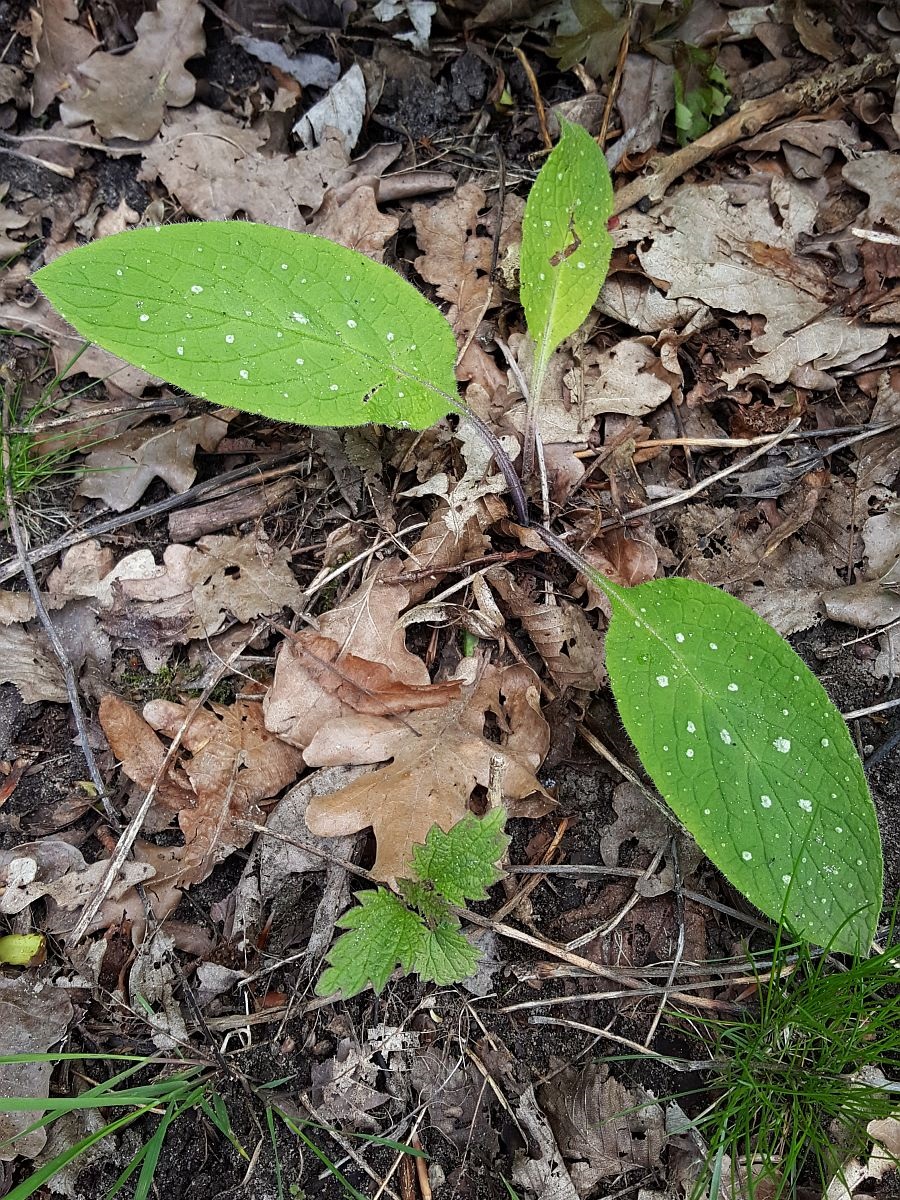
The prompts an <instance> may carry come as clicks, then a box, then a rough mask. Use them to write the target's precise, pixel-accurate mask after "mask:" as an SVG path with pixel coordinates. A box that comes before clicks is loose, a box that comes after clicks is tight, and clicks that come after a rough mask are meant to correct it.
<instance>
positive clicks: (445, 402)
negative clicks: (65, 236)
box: [35, 221, 456, 429]
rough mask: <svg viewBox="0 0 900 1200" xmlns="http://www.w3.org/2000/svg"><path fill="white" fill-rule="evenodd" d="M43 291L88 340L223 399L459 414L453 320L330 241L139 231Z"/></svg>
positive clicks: (236, 231) (192, 230) (79, 253)
mask: <svg viewBox="0 0 900 1200" xmlns="http://www.w3.org/2000/svg"><path fill="white" fill-rule="evenodd" d="M35 282H36V283H37V285H38V286H39V287H40V289H41V290H42V291H43V292H44V293H45V294H46V296H47V297H48V299H49V300H50V301H51V302H52V303H53V304H54V305H55V307H56V308H58V309H59V311H60V312H61V313H62V315H63V316H64V317H65V318H66V320H67V321H69V322H70V323H71V324H72V325H74V326H75V328H76V329H77V330H78V332H79V333H80V334H81V335H82V336H83V337H85V338H89V339H90V340H91V341H94V342H96V343H97V344H98V345H100V346H103V347H104V349H106V350H110V351H112V353H113V354H117V355H119V356H120V357H121V358H124V359H126V360H127V361H128V362H130V363H134V364H136V365H137V366H140V367H142V368H143V369H145V370H147V371H150V372H151V373H152V374H154V375H158V376H159V377H160V378H161V379H165V380H166V381H167V382H168V383H172V384H175V385H176V386H177V387H180V388H183V389H184V390H185V391H187V392H191V393H193V394H194V395H197V396H201V397H203V398H204V399H209V400H212V401H213V402H214V403H216V404H222V405H228V406H231V407H233V408H238V409H241V410H242V411H244V412H252V413H259V414H261V415H263V416H267V417H271V418H274V419H275V420H280V421H293V422H296V423H298V424H304V425H362V424H366V423H367V422H380V423H383V424H385V425H394V426H401V427H407V426H409V427H412V428H414V429H424V428H426V427H427V426H428V425H431V424H433V423H434V422H435V421H437V420H438V419H439V418H440V417H442V416H444V414H445V413H447V412H449V411H450V410H451V409H452V408H453V403H452V399H451V398H452V397H455V395H456V380H455V376H454V362H455V358H456V342H455V339H454V336H453V332H452V330H451V329H450V326H449V325H448V324H447V322H446V321H445V320H444V318H443V316H442V315H441V313H440V312H439V311H438V310H437V309H436V308H435V307H434V306H433V305H432V304H430V303H429V302H428V301H427V300H426V299H425V298H424V296H422V295H420V294H419V293H418V292H417V291H416V289H415V288H414V287H412V286H411V285H410V284H408V283H407V282H406V281H405V280H403V279H401V278H400V276H399V275H397V274H396V273H395V272H394V271H392V270H390V268H388V267H385V266H382V265H381V264H380V263H375V262H372V261H371V259H368V258H365V257H364V256H363V255H361V254H357V253H356V251H354V250H348V249H346V248H345V247H344V246H338V245H336V244H335V243H333V242H329V241H326V240H325V239H324V238H317V237H312V236H310V235H309V234H304V233H290V232H288V231H287V230H284V229H274V228H270V227H269V226H267V225H253V224H249V223H246V222H243V221H220V222H201V223H197V224H187V225H167V226H163V227H160V228H156V229H138V230H133V231H130V232H127V233H121V234H116V235H114V236H113V237H108V238H103V239H101V240H100V241H97V242H93V243H92V244H91V245H89V246H82V247H80V248H79V249H77V250H73V251H70V252H69V253H68V254H63V255H61V256H60V257H59V258H57V259H56V260H55V261H54V262H52V263H50V264H49V265H48V266H46V267H44V268H42V270H40V271H38V272H37V274H36V275H35Z"/></svg>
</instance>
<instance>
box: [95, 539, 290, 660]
mask: <svg viewBox="0 0 900 1200" xmlns="http://www.w3.org/2000/svg"><path fill="white" fill-rule="evenodd" d="M138 553H140V552H138ZM288 560H289V555H288V552H287V551H286V550H282V549H276V548H274V547H272V546H270V545H269V544H268V543H267V542H266V541H265V539H264V538H263V537H262V536H253V537H231V536H230V535H224V534H223V535H210V536H209V537H204V538H200V540H199V541H198V542H197V544H196V545H195V546H179V545H174V546H167V547H166V549H165V551H164V552H163V562H162V565H161V566H155V567H154V570H153V573H152V575H146V576H143V573H141V574H142V577H133V578H129V579H121V580H119V582H118V583H117V584H116V585H115V588H114V592H115V593H116V594H117V604H116V606H115V607H114V609H113V610H112V612H111V613H110V614H109V615H108V616H107V617H106V618H105V623H106V626H107V627H108V628H109V629H111V630H112V629H119V630H123V629H125V628H126V627H127V626H128V625H129V624H130V625H134V626H141V625H142V622H143V623H146V624H147V625H150V624H152V625H153V626H154V627H158V628H159V629H160V631H161V632H160V637H159V639H158V641H161V642H166V643H168V644H171V643H173V642H188V641H190V640H191V639H192V638H202V637H208V636H210V635H211V634H214V633H218V631H219V630H220V629H221V628H222V626H223V625H224V624H225V621H226V618H227V616H228V615H229V614H230V615H231V616H232V617H234V618H235V619H236V620H238V621H252V620H255V618H256V617H258V616H263V615H265V616H271V615H272V614H273V613H277V612H279V611H280V610H281V609H283V608H289V609H295V610H296V609H299V608H300V607H301V604H302V602H303V597H302V594H301V591H300V587H299V584H298V583H297V581H296V579H295V578H294V575H293V573H292V571H291V569H290V566H289V563H288ZM121 567H122V564H121V563H120V564H119V568H121ZM119 568H117V569H119ZM166 629H168V630H169V632H168V634H166V632H165V631H166Z"/></svg>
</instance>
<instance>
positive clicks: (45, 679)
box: [0, 625, 66, 704]
mask: <svg viewBox="0 0 900 1200" xmlns="http://www.w3.org/2000/svg"><path fill="white" fill-rule="evenodd" d="M0 682H3V683H12V684H15V686H16V687H17V688H18V689H19V694H20V695H21V697H22V699H23V700H24V701H25V703H26V704H36V703H37V702H38V701H39V700H51V701H53V703H54V704H65V702H66V689H65V684H64V683H63V675H62V670H61V669H60V666H59V663H58V662H57V660H56V658H55V657H54V656H53V655H52V654H51V653H50V651H49V650H47V649H46V648H45V645H44V642H43V640H42V639H41V638H39V636H38V634H36V633H32V632H31V631H30V630H29V629H27V628H26V627H25V626H24V625H4V626H2V627H0Z"/></svg>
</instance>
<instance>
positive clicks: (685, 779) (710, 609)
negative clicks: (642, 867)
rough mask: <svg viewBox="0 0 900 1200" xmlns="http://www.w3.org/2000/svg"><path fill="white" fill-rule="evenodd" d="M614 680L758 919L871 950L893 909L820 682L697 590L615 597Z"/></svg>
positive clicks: (610, 661)
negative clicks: (886, 903)
mask: <svg viewBox="0 0 900 1200" xmlns="http://www.w3.org/2000/svg"><path fill="white" fill-rule="evenodd" d="M597 582H598V584H599V585H600V586H602V587H603V588H604V590H605V591H606V592H607V594H608V595H609V596H610V599H611V601H612V605H613V620H612V623H611V625H610V628H609V632H608V634H607V639H606V655H607V668H608V670H609V677H610V683H611V684H612V689H613V693H614V695H615V698H616V702H617V703H618V706H619V712H620V714H621V717H622V720H623V722H624V724H625V728H626V729H627V730H628V733H629V735H630V736H631V739H632V741H633V742H634V744H635V746H636V747H637V749H638V752H639V754H640V756H641V760H642V762H643V763H644V766H645V767H646V769H647V771H648V772H649V774H650V775H651V777H652V779H653V781H654V783H655V784H656V786H657V787H658V789H659V791H660V793H661V794H662V795H663V796H664V798H665V799H666V801H667V802H668V803H669V805H670V806H671V807H672V809H673V811H674V812H675V814H676V815H677V816H678V817H679V819H680V820H681V821H682V822H683V823H684V825H685V826H686V828H687V829H688V830H689V832H690V833H691V834H693V836H694V837H695V838H696V840H697V842H698V843H699V845H700V846H701V848H702V849H703V851H704V853H705V854H706V855H707V856H708V857H709V858H710V859H711V860H712V861H713V862H714V863H715V864H716V866H718V867H719V869H720V870H721V871H722V872H723V873H724V874H725V875H726V876H727V877H728V879H730V880H731V882H732V883H733V884H734V885H735V887H737V888H738V889H739V890H740V891H742V892H743V893H744V895H745V896H747V897H748V899H750V900H751V901H752V902H753V903H754V904H755V905H757V907H758V908H760V909H761V910H762V911H763V912H764V913H766V914H768V915H769V916H770V917H772V918H773V919H775V920H782V919H783V920H784V922H785V924H786V925H787V926H788V928H789V929H791V930H793V932H794V933H796V934H797V935H799V936H801V937H803V938H805V939H806V940H808V941H811V942H815V943H817V944H819V945H823V946H831V947H832V948H834V949H837V950H843V951H847V952H849V953H865V952H866V951H867V950H868V948H869V946H870V944H871V942H872V938H873V935H874V931H875V927H876V923H877V920H878V916H879V913H880V911H881V902H882V891H881V888H882V857H881V842H880V837H879V832H878V823H877V820H876V817H875V810H874V807H873V805H872V800H871V798H870V796H869V791H868V787H867V785H866V778H865V775H864V773H863V767H862V763H861V762H860V759H859V756H858V755H857V753H856V750H855V748H854V746H853V742H852V741H851V739H850V734H849V731H848V729H847V726H846V724H845V723H844V720H843V718H842V717H841V715H840V713H839V712H838V711H837V709H836V708H835V707H834V705H833V704H832V702H831V700H829V698H828V696H827V694H826V693H825V690H824V689H823V688H822V686H821V684H820V683H819V681H818V680H817V679H816V677H815V676H814V675H813V674H812V672H811V671H810V670H809V669H808V668H807V667H806V665H805V664H804V663H803V661H802V660H801V659H800V658H799V657H798V656H797V655H796V654H795V653H794V651H793V650H792V649H791V647H790V646H789V645H788V644H787V642H785V641H784V640H783V639H782V638H781V637H780V636H779V635H778V634H777V633H776V632H775V630H774V629H772V628H771V627H770V626H769V625H767V624H766V623H765V622H764V621H762V620H761V619H760V618H759V617H758V616H757V615H756V614H755V613H754V612H752V611H751V610H750V609H748V608H747V607H746V606H745V605H743V604H741V603H740V601H738V600H735V599H734V597H732V596H729V595H727V594H726V593H724V592H720V591H718V590H716V589H715V588H710V587H708V586H706V585H705V584H701V583H695V582H693V581H691V580H686V579H665V580H655V581H653V582H651V583H645V584H642V585H641V586H640V587H635V588H627V589H626V588H620V587H616V586H614V585H612V584H610V583H609V582H608V581H606V580H603V579H599V578H598V579H597Z"/></svg>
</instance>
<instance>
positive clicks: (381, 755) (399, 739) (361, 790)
mask: <svg viewBox="0 0 900 1200" xmlns="http://www.w3.org/2000/svg"><path fill="white" fill-rule="evenodd" d="M477 671H478V664H477V662H476V660H475V659H473V658H468V659H465V660H464V661H463V663H462V664H461V668H460V674H459V676H458V677H459V678H462V679H463V680H464V682H465V690H464V693H463V695H462V696H461V697H460V699H459V700H457V701H455V702H454V703H452V704H449V705H447V707H446V708H443V709H439V710H434V709H432V710H428V711H426V712H421V713H413V714H410V716H409V717H408V718H407V720H406V721H405V722H404V724H403V725H399V724H398V723H397V722H391V721H385V720H384V719H382V718H378V717H358V718H356V719H354V720H344V721H342V722H335V723H333V724H331V725H328V726H325V727H324V728H323V729H322V730H320V731H319V733H318V734H317V736H316V738H315V740H314V741H313V743H312V745H311V746H310V747H308V749H307V750H306V752H305V754H304V757H305V758H306V760H307V762H308V763H309V764H310V765H315V766H331V765H336V764H338V763H346V764H359V763H366V762H378V761H383V760H385V759H390V761H389V762H388V763H387V764H386V765H385V766H383V767H381V768H379V769H378V770H377V771H373V772H372V773H371V774H368V775H364V776H363V777H362V778H361V779H358V780H356V781H355V782H354V783H351V784H350V785H349V786H347V787H345V788H342V789H341V790H340V791H338V792H333V793H332V794H331V795H328V796H315V797H313V799H312V800H311V801H310V804H309V807H308V809H307V812H306V823H307V825H308V826H309V829H310V830H311V831H312V832H313V833H316V834H319V835H320V836H321V837H336V836H342V835H345V834H349V833H355V832H356V831H357V830H360V829H365V828H366V826H369V825H371V826H372V829H373V831H374V833H375V837H376V839H377V842H378V851H377V855H376V858H375V863H374V866H373V867H372V871H373V873H374V874H375V876H376V877H377V878H378V879H384V880H393V879H396V878H397V877H398V876H403V875H406V874H408V872H409V865H410V862H411V860H412V849H413V846H415V845H418V844H421V843H422V842H424V841H425V838H426V836H427V834H428V831H429V829H431V827H432V826H433V825H435V824H437V825H440V826H441V828H442V829H445V830H446V829H450V828H451V826H453V825H455V824H456V822H457V821H459V820H461V819H462V817H464V816H465V814H466V811H467V807H468V803H469V800H470V798H471V796H472V793H473V792H474V790H475V788H476V787H477V786H481V787H487V785H488V782H489V777H490V769H491V759H492V758H493V757H495V756H496V757H497V758H499V759H500V761H501V764H502V774H501V785H502V795H503V803H504V804H505V805H506V806H507V809H508V811H509V813H510V815H512V816H517V815H518V816H524V815H528V816H536V815H539V814H540V813H542V812H546V811H547V810H548V809H549V807H550V805H551V803H552V802H551V801H550V798H549V797H548V796H547V793H546V792H545V791H544V789H543V787H542V786H541V784H540V781H539V780H538V778H537V776H536V775H535V772H536V771H537V769H538V767H540V765H541V763H542V762H543V759H544V756H545V755H546V753H547V750H548V748H549V745H550V728H549V726H548V725H547V722H546V721H545V720H544V718H543V716H542V715H541V711H540V691H539V685H538V679H537V676H536V675H535V674H534V673H533V672H532V671H531V670H530V669H529V668H528V667H524V666H513V667H494V666H487V667H485V668H484V670H483V671H482V673H481V675H480V676H478V674H477ZM463 672H465V675H463ZM489 716H492V717H493V718H494V719H495V721H496V723H497V726H498V727H499V731H500V741H499V742H496V741H491V740H489V739H488V738H487V737H486V736H485V731H486V726H487V725H488V720H489ZM535 794H537V796H538V797H539V799H538V800H537V803H536V806H531V807H529V808H528V809H527V810H526V808H525V807H524V806H523V805H522V804H521V803H517V802H521V801H524V800H525V799H526V798H527V797H529V796H532V795H535Z"/></svg>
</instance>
